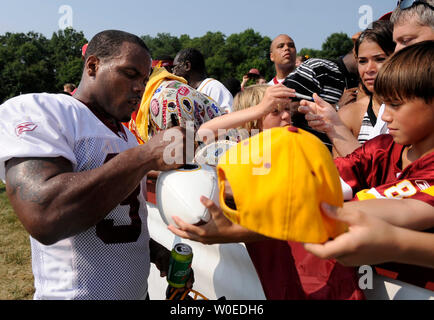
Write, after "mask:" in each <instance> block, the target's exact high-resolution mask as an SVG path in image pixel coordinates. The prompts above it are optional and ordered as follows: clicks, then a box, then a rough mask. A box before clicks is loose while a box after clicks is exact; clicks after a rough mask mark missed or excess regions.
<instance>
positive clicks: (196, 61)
mask: <svg viewBox="0 0 434 320" xmlns="http://www.w3.org/2000/svg"><path fill="white" fill-rule="evenodd" d="M177 58H178V59H177V60H178V62H186V61H190V63H191V69H192V70H194V71H197V72H206V68H205V58H204V57H203V55H202V53H201V52H200V51H199V50H197V49H195V48H186V49H182V50H181V51H179V52H178V54H177Z"/></svg>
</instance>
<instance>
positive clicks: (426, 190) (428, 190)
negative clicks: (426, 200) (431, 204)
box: [422, 186, 434, 197]
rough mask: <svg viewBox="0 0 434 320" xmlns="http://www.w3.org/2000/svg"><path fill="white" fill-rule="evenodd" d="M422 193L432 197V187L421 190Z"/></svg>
mask: <svg viewBox="0 0 434 320" xmlns="http://www.w3.org/2000/svg"><path fill="white" fill-rule="evenodd" d="M422 192H425V193H426V194H429V195H430V196H433V197H434V186H432V187H429V188H428V189H425V190H422Z"/></svg>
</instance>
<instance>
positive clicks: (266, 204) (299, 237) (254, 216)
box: [217, 127, 347, 243]
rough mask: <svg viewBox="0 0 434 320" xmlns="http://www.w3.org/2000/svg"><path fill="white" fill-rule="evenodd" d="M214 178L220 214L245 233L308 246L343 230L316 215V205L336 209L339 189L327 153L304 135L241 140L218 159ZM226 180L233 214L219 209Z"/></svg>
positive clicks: (293, 132) (278, 133) (278, 132)
mask: <svg viewBox="0 0 434 320" xmlns="http://www.w3.org/2000/svg"><path fill="white" fill-rule="evenodd" d="M217 174H218V183H219V188H220V205H221V207H222V209H223V212H224V214H225V215H226V217H227V218H228V219H230V220H231V221H232V222H234V223H237V224H239V225H241V226H243V227H245V228H247V229H250V230H252V231H255V232H257V233H260V234H263V235H265V236H268V237H271V238H276V239H281V240H290V241H299V242H310V243H323V242H325V241H327V240H328V239H329V238H334V237H336V236H338V235H339V234H341V233H343V232H345V231H346V229H347V227H346V225H345V224H344V223H341V222H338V221H336V220H332V219H330V218H329V217H327V216H325V215H324V214H323V213H322V212H321V209H320V203H321V202H327V203H329V204H331V205H334V206H338V207H342V205H343V195H342V188H341V184H340V179H339V173H338V170H337V169H336V166H335V165H334V163H333V159H332V157H331V155H330V152H329V151H328V149H327V148H326V147H325V146H324V144H323V143H322V142H321V141H320V140H319V139H318V138H316V137H315V136H314V135H312V134H310V133H308V132H307V131H304V130H301V129H297V128H295V127H283V128H273V129H269V130H265V131H263V132H261V133H260V134H257V135H255V136H253V137H251V138H249V139H246V140H243V141H241V142H240V143H238V144H237V145H236V146H234V147H232V148H231V149H229V150H228V151H227V152H226V153H225V154H224V155H223V156H222V157H221V158H220V160H219V164H218V166H217ZM226 180H227V181H228V182H229V184H230V186H231V188H232V192H233V196H234V201H235V204H236V207H237V208H236V210H233V209H231V208H229V207H228V206H227V205H226V203H225V200H224V193H225V181H226Z"/></svg>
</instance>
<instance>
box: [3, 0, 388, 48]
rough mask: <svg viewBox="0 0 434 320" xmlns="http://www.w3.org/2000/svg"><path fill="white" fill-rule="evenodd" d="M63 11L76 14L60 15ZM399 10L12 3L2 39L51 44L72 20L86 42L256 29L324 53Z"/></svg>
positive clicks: (349, 2) (350, 2)
mask: <svg viewBox="0 0 434 320" xmlns="http://www.w3.org/2000/svg"><path fill="white" fill-rule="evenodd" d="M62 5H67V6H69V8H70V9H71V11H61V12H60V13H59V9H61V6H62ZM395 5H396V0H214V1H209V0H184V1H181V0H161V1H158V0H153V1H150V0H123V1H122V0H121V1H119V0H117V1H111V0H106V1H101V0H87V1H86V0H60V1H58V0H13V1H2V3H1V5H0V34H4V33H5V32H25V33H26V32H29V31H36V32H40V33H42V34H44V35H45V36H46V37H49V38H50V37H51V35H52V33H53V32H56V31H58V30H59V21H61V23H62V22H63V25H65V23H69V22H70V21H71V19H69V20H68V19H67V18H69V17H72V27H73V28H74V29H75V30H78V31H83V33H84V35H85V36H86V38H87V39H90V38H91V37H92V36H93V35H95V34H96V33H97V32H99V31H101V30H104V29H120V30H125V31H128V32H131V33H134V34H137V35H139V36H142V35H145V34H149V35H151V36H156V35H157V33H160V32H165V33H170V34H171V35H174V36H180V35H181V34H188V35H190V37H198V36H202V35H204V34H205V33H206V32H207V31H212V32H216V31H220V32H222V33H223V34H225V35H226V36H229V35H230V34H232V33H239V32H242V31H244V30H246V29H247V28H252V29H254V30H255V31H257V32H259V33H260V34H261V35H262V36H269V37H270V38H274V37H275V36H277V35H278V34H280V33H286V34H289V35H290V36H292V38H293V39H294V41H295V43H296V46H297V49H301V48H314V49H320V48H321V44H322V43H323V42H324V40H325V39H326V38H327V36H329V35H330V34H331V33H333V32H345V33H347V34H348V35H349V36H351V35H352V34H354V33H356V32H358V31H360V30H361V27H362V28H363V25H364V24H365V23H366V21H367V20H368V19H369V18H372V19H374V20H375V19H378V18H379V17H380V16H382V15H383V14H384V13H386V12H389V11H391V10H393V8H394V7H395ZM68 10H69V9H68ZM67 12H72V15H68V16H66V14H67Z"/></svg>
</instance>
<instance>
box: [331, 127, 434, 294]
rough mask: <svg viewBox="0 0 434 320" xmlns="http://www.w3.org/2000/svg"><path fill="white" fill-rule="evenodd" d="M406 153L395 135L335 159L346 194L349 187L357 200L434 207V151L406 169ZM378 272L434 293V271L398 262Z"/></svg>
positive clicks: (380, 267) (378, 139)
mask: <svg viewBox="0 0 434 320" xmlns="http://www.w3.org/2000/svg"><path fill="white" fill-rule="evenodd" d="M403 150H404V146H402V145H399V144H397V143H395V142H394V141H393V138H392V136H390V135H380V136H378V137H376V138H374V139H372V140H369V141H367V142H366V143H365V144H364V145H363V146H361V147H360V148H359V149H357V150H355V151H354V152H353V153H352V154H350V155H348V156H347V157H345V158H338V159H335V164H336V166H337V168H338V170H339V173H340V176H341V178H342V180H344V182H345V183H343V189H344V193H345V188H347V189H349V188H350V189H351V191H352V193H353V196H354V200H367V199H406V198H407V199H408V198H411V199H417V200H420V201H424V202H426V203H428V204H430V205H432V206H434V152H431V153H429V154H427V155H425V156H424V157H422V158H420V159H418V160H416V161H414V162H413V163H411V164H410V165H408V166H407V167H406V168H405V169H404V170H402V169H401V168H402V160H401V157H402V153H403ZM346 191H348V190H346ZM425 231H426V232H433V231H434V229H430V230H425ZM376 269H377V272H378V273H379V274H382V275H384V276H388V277H391V278H394V279H398V280H401V281H405V282H408V283H412V284H415V285H417V286H420V287H425V288H427V289H431V290H434V272H433V270H432V269H429V268H423V267H418V266H412V265H405V264H398V263H387V264H382V265H379V266H378V267H376Z"/></svg>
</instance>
